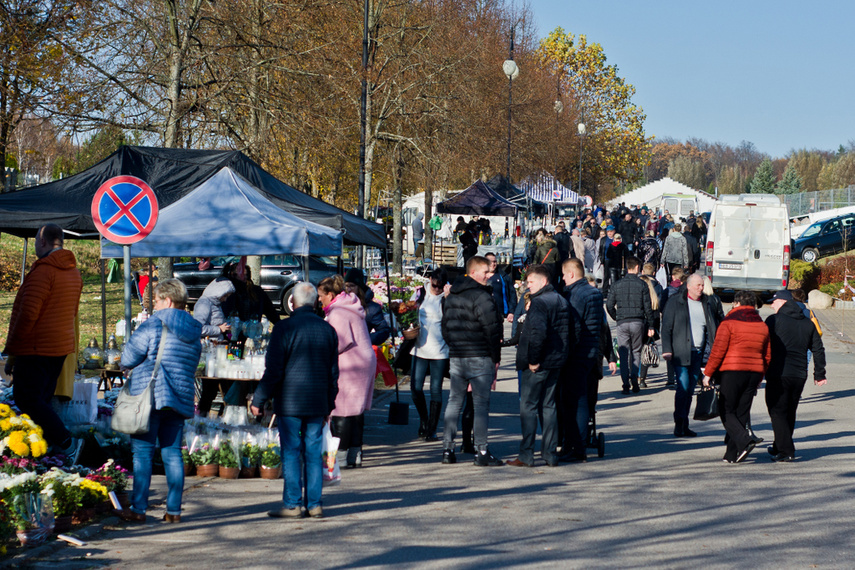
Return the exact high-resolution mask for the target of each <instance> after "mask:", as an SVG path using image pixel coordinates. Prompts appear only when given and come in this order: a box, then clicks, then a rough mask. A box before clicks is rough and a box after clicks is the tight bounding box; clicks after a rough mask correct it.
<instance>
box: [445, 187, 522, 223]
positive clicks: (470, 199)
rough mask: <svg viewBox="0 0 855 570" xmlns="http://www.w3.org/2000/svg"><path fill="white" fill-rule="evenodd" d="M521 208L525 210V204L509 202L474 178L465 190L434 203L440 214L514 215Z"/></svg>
mask: <svg viewBox="0 0 855 570" xmlns="http://www.w3.org/2000/svg"><path fill="white" fill-rule="evenodd" d="M521 210H525V205H523V206H522V207H520V206H519V205H517V204H513V203H511V202H509V201H508V200H506V199H504V198H503V197H502V196H500V195H499V194H497V193H496V192H494V191H493V190H491V189H490V188H489V187H488V186H487V185H486V184H485V183H484V182H481V181H480V180H476V181H475V182H474V183H473V184H472V185H471V186H469V188H467V189H466V190H463V191H462V192H459V193H458V194H456V195H455V196H454V197H452V198H449V199H448V200H446V201H444V202H439V203H438V204H437V205H436V211H437V212H438V213H440V214H461V215H470V216H504V217H514V216H516V215H517V212H518V211H521Z"/></svg>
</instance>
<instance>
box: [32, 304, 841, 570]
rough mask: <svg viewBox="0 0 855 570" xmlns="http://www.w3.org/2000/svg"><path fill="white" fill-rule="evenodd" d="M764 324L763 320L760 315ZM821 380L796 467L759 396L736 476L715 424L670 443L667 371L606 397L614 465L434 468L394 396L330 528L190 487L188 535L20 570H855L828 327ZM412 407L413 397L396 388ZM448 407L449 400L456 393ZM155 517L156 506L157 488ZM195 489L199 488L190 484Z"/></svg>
mask: <svg viewBox="0 0 855 570" xmlns="http://www.w3.org/2000/svg"><path fill="white" fill-rule="evenodd" d="M767 312H768V311H764V315H765V314H766V313H767ZM824 338H825V340H826V343H827V345H826V350H827V352H828V362H829V365H828V378H829V384H828V385H827V386H825V387H821V388H820V387H816V386H814V385H813V384H812V383H810V382H809V383H808V385H807V387H806V389H805V393H804V396H803V399H802V403H801V407H800V408H799V422H798V426H797V429H796V445H797V461H796V462H794V463H788V464H775V463H773V462H772V461H771V460H770V458H769V456H768V455H767V453H766V451H765V447H766V444H767V443H771V438H772V430H771V424H770V421H769V416H768V414H767V413H766V407H765V402H764V399H763V389H762V388H761V390H760V393H759V394H758V397H757V399H756V400H755V404H754V408H753V415H752V423H753V426H754V429H755V431H756V432H757V433H758V434H759V435H761V436H763V437H765V438H766V439H767V441H766V442H765V443H764V444H761V446H758V448H757V449H756V450H755V451H754V453H752V455H751V456H750V457H749V458H748V460H747V461H746V462H745V463H743V464H738V465H727V464H723V463H722V462H721V458H722V455H723V453H724V446H723V443H722V438H723V436H724V430H723V428H722V426H721V423H720V422H718V421H708V422H693V423H692V427H693V429H695V430H696V431H697V432H698V434H699V437H697V438H695V439H677V438H674V437H673V435H672V430H673V423H672V419H671V413H672V410H673V398H674V392H673V391H670V390H668V389H666V388H665V380H664V366H661V367H660V368H658V369H654V370H653V371H652V372H656V374H654V375H653V376H652V377H651V380H652V381H650V380H649V385H650V388H648V389H646V390H643V391H642V392H641V394H638V395H631V396H623V395H621V394H620V379H619V378H617V377H608V378H607V379H605V380H604V381H603V382H602V383H601V388H600V404H599V407H598V410H599V414H598V423H599V426H598V427H599V429H600V431H602V432H603V433H604V434H605V436H606V450H605V451H606V455H605V457H603V458H602V459H599V458H597V457H596V452H595V451H594V450H591V451H590V455H591V456H592V457H591V458H590V459H589V461H588V462H587V463H585V464H571V465H564V464H562V465H561V466H559V467H557V468H549V467H546V466H545V465H544V464H543V462H542V461H541V460H540V459H539V457H538V464H537V465H536V466H535V468H533V469H526V468H515V467H509V466H503V467H493V468H481V467H475V466H474V465H472V463H471V460H468V459H469V457H471V456H466V455H462V456H461V455H458V458H459V463H457V464H456V465H441V464H440V456H441V444H440V443H439V442H436V443H425V442H420V441H417V440H415V438H414V436H415V431H416V425H415V419H414V416H415V412H414V410H413V408H412V407H410V416H411V417H410V425H409V426H392V425H389V424H388V423H387V422H386V416H387V408H386V406H387V405H388V400H385V402H379V403H378V405H377V406H376V407H375V409H374V410H373V411H372V412H371V413H370V414H369V415H368V418H367V421H366V424H367V425H366V440H367V444H366V447H365V467H363V468H362V469H359V470H353V471H345V472H344V477H343V481H342V483H341V485H339V486H337V487H332V488H327V489H325V497H324V501H325V505H324V509H325V512H326V514H327V518H325V519H323V520H308V519H306V520H302V521H283V520H274V519H269V518H268V517H267V516H266V514H265V513H266V511H267V510H269V509H271V508H274V507H276V506H277V501H278V500H279V499H280V497H281V491H282V483H281V481H275V482H268V481H262V480H259V479H255V480H237V481H225V480H220V479H210V480H204V481H202V480H199V479H196V478H189V479H188V480H187V487H188V489H187V491H186V493H185V496H184V499H185V503H184V508H185V511H184V515H183V518H184V522H182V523H181V524H180V525H167V524H165V523H161V522H160V521H159V518H160V516H161V515H162V514H163V510H162V505H159V506H157V507H154V508H152V509H151V510H150V511H149V514H150V515H153V516H150V518H149V520H150V522H149V523H148V524H146V525H143V526H136V527H130V526H126V525H124V524H121V525H117V526H114V527H111V526H109V525H108V526H106V527H105V528H104V529H103V530H102V531H101V532H98V533H95V536H93V537H91V538H90V539H88V542H87V545H86V546H85V547H71V546H59V547H52V548H45V549H42V550H40V551H38V552H37V553H34V554H35V555H34V556H30V557H29V558H27V559H25V560H21V561H20V563H22V564H25V565H26V566H28V567H34V568H39V567H51V568H56V567H71V568H88V567H179V568H184V567H187V568H189V567H195V568H198V567H209V568H239V567H250V566H252V567H261V568H265V567H296V568H316V567H317V568H353V567H357V568H367V567H380V566H395V567H403V568H408V567H419V568H421V567H425V568H484V567H500V566H501V567H513V566H518V567H562V568H564V567H566V568H617V567H620V568H635V567H655V568H690V567H699V566H703V567H707V568H734V567H740V568H746V567H754V568H853V567H855V539H853V530H855V528H853V527H855V522H853V516H852V513H853V512H855V462H854V461H853V459H855V444H853V435H855V422H853V413H852V410H853V409H855V387H853V383H852V377H853V373H852V371H853V368H855V358H853V354H852V353H853V348H854V347H855V345H853V344H852V343H851V342H849V341H847V340H845V339H844V337H841V336H839V335H836V334H834V332H833V331H831V332H829V331H828V330H826V334H825V337H824ZM512 359H513V350H508V349H506V350H505V353H504V359H503V365H502V367H501V370H500V375H499V378H500V381H499V383H498V389H497V392H495V393H494V397H493V401H492V404H491V406H492V412H491V418H490V438H491V440H490V442H491V449H492V450H493V452H494V453H495V454H496V455H498V456H501V457H504V458H505V459H512V458H513V457H515V456H516V451H517V449H518V445H519V417H518V397H517V394H516V389H517V382H516V376H515V373H514V371H513V370H512ZM402 396H404V398H405V399H407V400H408V394H407V393H405V392H402ZM446 398H447V391H446ZM155 482H156V492H155V494H154V495H153V503H160V502H161V501H162V500H163V498H164V480H163V478H162V477H156V478H155ZM191 485H193V486H192V487H191Z"/></svg>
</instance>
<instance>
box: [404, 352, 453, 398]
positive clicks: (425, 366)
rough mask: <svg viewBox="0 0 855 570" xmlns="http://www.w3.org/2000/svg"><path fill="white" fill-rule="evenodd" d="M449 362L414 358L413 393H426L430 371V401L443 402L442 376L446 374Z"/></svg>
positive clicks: (411, 383) (411, 387)
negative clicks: (426, 382) (426, 380)
mask: <svg viewBox="0 0 855 570" xmlns="http://www.w3.org/2000/svg"><path fill="white" fill-rule="evenodd" d="M447 362H448V361H447V360H428V359H427V358H419V357H418V356H415V357H413V377H412V381H411V382H410V390H411V391H412V392H422V393H424V388H425V377H426V376H427V373H428V370H430V400H431V402H442V374H443V373H444V372H445V365H446V363H447Z"/></svg>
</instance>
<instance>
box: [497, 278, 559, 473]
mask: <svg viewBox="0 0 855 570" xmlns="http://www.w3.org/2000/svg"><path fill="white" fill-rule="evenodd" d="M551 278H552V275H551V272H550V271H549V270H548V269H547V268H546V267H544V266H542V265H536V266H535V267H532V268H531V269H529V272H528V275H527V276H526V283H527V284H528V291H529V294H530V299H531V306H530V307H529V309H528V313H526V319H525V321H524V322H523V325H522V327H523V328H522V332H521V333H520V343H519V346H517V360H516V365H517V370H519V371H520V372H521V373H522V374H521V378H520V427H521V431H522V441H521V442H520V454H519V457H517V458H516V459H514V460H513V461H509V462H508V465H515V466H517V467H533V466H534V440H535V439H536V438H537V417H538V412H540V413H541V414H542V415H541V418H542V419H541V422H542V428H543V439H542V440H541V447H540V455H541V457H543V459H544V461H546V464H547V465H549V466H552V467H555V466H556V465H558V457H557V455H556V454H555V448H556V447H557V445H558V437H557V433H556V432H557V428H558V419H557V416H556V411H555V386H556V384H557V382H558V373H559V371H560V370H561V367H562V366H564V362H565V361H566V360H567V349H568V345H569V342H570V309H569V307H568V306H567V301H565V300H564V299H563V298H562V297H561V295H559V294H558V293H556V292H555V289H554V288H553V287H552V285H550V284H549V281H550V280H551Z"/></svg>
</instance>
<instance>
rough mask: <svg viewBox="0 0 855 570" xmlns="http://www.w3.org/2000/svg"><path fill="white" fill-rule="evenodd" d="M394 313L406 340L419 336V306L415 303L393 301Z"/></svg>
mask: <svg viewBox="0 0 855 570" xmlns="http://www.w3.org/2000/svg"><path fill="white" fill-rule="evenodd" d="M391 307H392V311H394V313H395V319H396V320H397V321H398V327H399V328H400V329H401V333H402V334H403V335H404V338H405V339H408V340H412V339H414V338H417V337H418V336H419V305H418V303H416V302H415V301H393V302H392V304H391Z"/></svg>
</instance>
